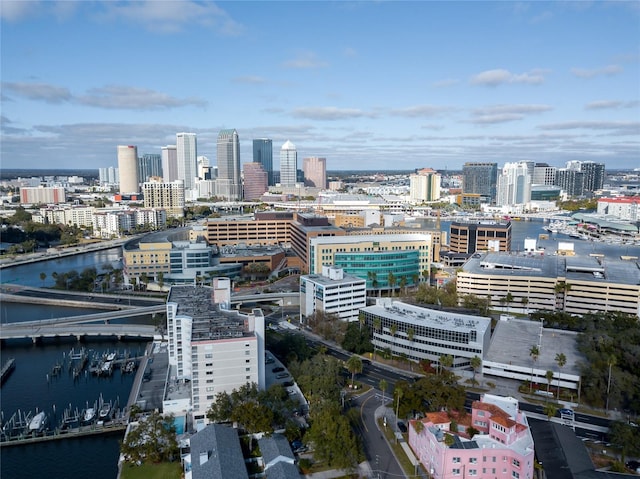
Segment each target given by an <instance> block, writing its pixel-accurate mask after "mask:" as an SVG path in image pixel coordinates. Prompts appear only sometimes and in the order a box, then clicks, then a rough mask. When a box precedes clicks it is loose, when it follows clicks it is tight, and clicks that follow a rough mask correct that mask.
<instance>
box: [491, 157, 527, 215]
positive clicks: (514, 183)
mask: <svg viewBox="0 0 640 479" xmlns="http://www.w3.org/2000/svg"><path fill="white" fill-rule="evenodd" d="M529 201H531V175H529V163H528V162H526V161H520V162H518V163H505V165H504V166H503V167H502V173H501V174H500V176H499V177H498V193H497V199H496V204H497V205H498V206H507V205H523V204H525V203H528V202H529Z"/></svg>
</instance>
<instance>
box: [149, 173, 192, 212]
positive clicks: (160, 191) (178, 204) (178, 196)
mask: <svg viewBox="0 0 640 479" xmlns="http://www.w3.org/2000/svg"><path fill="white" fill-rule="evenodd" d="M142 194H143V196H144V207H145V208H164V209H165V210H167V216H170V217H173V218H182V217H183V216H184V182H183V181H182V180H176V181H172V182H170V183H165V182H162V181H148V182H146V183H143V185H142Z"/></svg>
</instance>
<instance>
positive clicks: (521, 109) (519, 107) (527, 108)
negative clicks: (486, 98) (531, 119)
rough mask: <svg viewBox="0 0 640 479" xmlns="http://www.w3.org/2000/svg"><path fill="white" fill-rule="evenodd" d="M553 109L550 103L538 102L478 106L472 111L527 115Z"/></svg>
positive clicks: (489, 113)
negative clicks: (541, 103) (542, 103)
mask: <svg viewBox="0 0 640 479" xmlns="http://www.w3.org/2000/svg"><path fill="white" fill-rule="evenodd" d="M550 110H553V107H551V106H549V105H536V104H529V105H526V104H514V105H491V106H485V107H483V108H476V109H475V110H473V111H472V113H473V114H474V115H478V116H482V115H495V114H505V113H509V114H519V115H525V114H528V113H542V112H545V111H550Z"/></svg>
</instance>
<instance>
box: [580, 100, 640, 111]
mask: <svg viewBox="0 0 640 479" xmlns="http://www.w3.org/2000/svg"><path fill="white" fill-rule="evenodd" d="M638 105H640V101H638V100H634V101H619V100H599V101H592V102H591V103H587V105H586V106H585V108H586V109H587V110H619V109H622V108H637V107H638Z"/></svg>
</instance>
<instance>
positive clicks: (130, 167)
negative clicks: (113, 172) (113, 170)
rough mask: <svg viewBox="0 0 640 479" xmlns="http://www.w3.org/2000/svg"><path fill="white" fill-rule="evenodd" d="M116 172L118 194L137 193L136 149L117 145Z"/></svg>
mask: <svg viewBox="0 0 640 479" xmlns="http://www.w3.org/2000/svg"><path fill="white" fill-rule="evenodd" d="M118 172H119V176H120V193H121V194H129V193H138V191H139V185H138V183H140V180H139V179H138V148H137V147H135V146H131V145H128V146H127V145H118Z"/></svg>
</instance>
